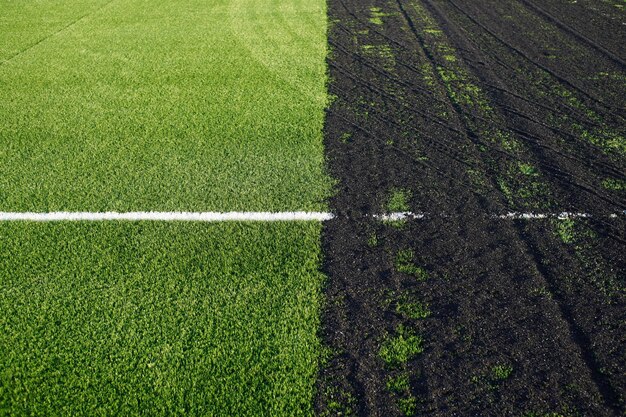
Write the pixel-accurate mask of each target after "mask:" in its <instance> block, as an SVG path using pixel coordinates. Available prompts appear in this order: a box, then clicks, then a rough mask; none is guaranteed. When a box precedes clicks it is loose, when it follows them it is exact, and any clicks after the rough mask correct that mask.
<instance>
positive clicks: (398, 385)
mask: <svg viewBox="0 0 626 417" xmlns="http://www.w3.org/2000/svg"><path fill="white" fill-rule="evenodd" d="M410 388H411V385H410V381H409V375H408V374H404V373H403V374H400V375H398V376H395V377H391V378H389V379H388V380H387V389H388V390H389V391H391V392H393V393H396V394H402V393H404V392H406V391H408V390H409V389H410Z"/></svg>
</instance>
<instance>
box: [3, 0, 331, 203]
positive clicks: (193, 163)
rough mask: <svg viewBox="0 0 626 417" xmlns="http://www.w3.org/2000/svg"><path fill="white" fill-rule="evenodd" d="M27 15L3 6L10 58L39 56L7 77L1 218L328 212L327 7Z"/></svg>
mask: <svg viewBox="0 0 626 417" xmlns="http://www.w3.org/2000/svg"><path fill="white" fill-rule="evenodd" d="M29 3H30V2H21V1H20V2H15V1H13V0H0V10H2V11H3V13H4V10H9V11H10V12H9V16H12V18H11V17H10V18H2V19H1V20H0V24H1V25H2V26H0V47H1V48H2V50H0V56H1V57H5V58H3V59H6V57H10V56H13V54H15V51H16V50H22V49H24V48H25V47H26V46H29V45H30V46H32V45H34V46H32V47H30V48H27V49H25V50H24V52H22V53H20V54H18V55H15V56H14V57H13V58H12V59H10V60H8V61H0V210H2V211H57V210H69V211H105V210H117V211H133V210H138V211H149V210H167V211H169V210H172V211H180V210H190V211H199V210H202V211H204V210H216V211H230V210H243V211H286V210H324V209H325V206H326V204H325V198H326V197H327V196H328V195H329V192H330V180H329V179H328V177H327V176H326V175H325V174H324V171H323V152H322V125H323V114H324V112H323V110H324V106H325V104H326V93H325V82H326V74H325V61H324V59H325V56H326V16H325V4H324V2H323V1H321V0H314V1H311V0H292V1H288V2H280V1H276V0H208V1H206V0H176V1H174V0H167V1H166V0H162V1H157V2H154V1H147V0H125V1H122V0H113V1H110V2H108V3H107V2H95V1H94V2H87V1H76V0H73V1H70V2H59V1H53V0H47V1H46V0H40V1H38V2H33V4H35V5H36V6H33V5H29ZM45 6H49V7H45ZM20 8H23V9H24V10H29V11H28V12H24V13H22V14H20ZM33 10H35V11H33ZM48 12H50V13H49V14H50V18H49V19H50V20H49V21H48V17H46V16H47V13H48ZM79 17H80V19H79V20H77V21H75V22H74V20H75V19H77V18H79ZM42 22H43V23H42ZM71 22H74V23H73V24H70V25H69V26H67V25H68V24H69V23H71ZM33 27H35V28H39V29H34V30H33V29H31V28H33ZM59 29H62V30H59ZM32 31H34V32H36V33H30V32H32ZM15 39H17V40H19V42H17V43H19V45H17V43H15V42H14V40H15ZM41 39H43V40H41ZM40 40H41V41H40Z"/></svg>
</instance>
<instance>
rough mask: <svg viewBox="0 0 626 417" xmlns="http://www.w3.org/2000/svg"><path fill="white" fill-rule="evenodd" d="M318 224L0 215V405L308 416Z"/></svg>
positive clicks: (10, 408)
mask: <svg viewBox="0 0 626 417" xmlns="http://www.w3.org/2000/svg"><path fill="white" fill-rule="evenodd" d="M319 229H320V225H319V224H318V223H272V224H259V223H255V224H238V223H224V224H199V223H183V224H181V223H178V224H172V223H158V222H144V223H119V224H113V223H91V224H79V223H56V224H33V223H30V224H24V223H12V224H7V223H5V224H0V311H1V312H2V314H0V415H47V416H50V415H91V416H93V415H146V416H156V415H190V416H192V415H233V416H234V415H237V416H246V415H251V416H258V415H285V416H287V415H310V414H311V407H312V395H313V384H314V380H315V374H316V370H317V357H318V353H319V342H318V339H317V336H316V332H317V327H318V323H319V319H318V314H319V306H320V297H321V292H320V288H321V283H322V276H321V274H320V273H319V272H317V271H318V267H319V265H318V264H319V232H320V230H319Z"/></svg>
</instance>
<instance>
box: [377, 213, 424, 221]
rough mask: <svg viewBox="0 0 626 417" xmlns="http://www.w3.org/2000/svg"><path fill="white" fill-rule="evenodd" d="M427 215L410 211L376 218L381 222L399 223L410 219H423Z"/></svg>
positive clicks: (381, 215) (378, 215) (379, 215)
mask: <svg viewBox="0 0 626 417" xmlns="http://www.w3.org/2000/svg"><path fill="white" fill-rule="evenodd" d="M425 217H426V215H425V214H424V213H411V212H410V211H403V212H397V213H387V214H375V215H374V218H375V219H377V220H381V221H391V222H394V221H395V222H397V221H402V220H408V219H423V218H425Z"/></svg>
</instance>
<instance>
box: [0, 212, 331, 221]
mask: <svg viewBox="0 0 626 417" xmlns="http://www.w3.org/2000/svg"><path fill="white" fill-rule="evenodd" d="M334 217H335V216H333V215H332V214H330V213H320V212H307V211H288V212H279V213H270V212H238V211H233V212H228V213H218V212H185V211H180V212H177V211H170V212H161V211H136V212H128V213H118V212H114V211H107V212H102V213H91V212H65V211H58V212H52V213H9V212H0V221H33V222H58V221H92V222H93V221H106V220H126V221H139V220H151V221H183V222H185V221H187V222H228V221H240V222H291V221H324V220H330V219H332V218H334Z"/></svg>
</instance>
